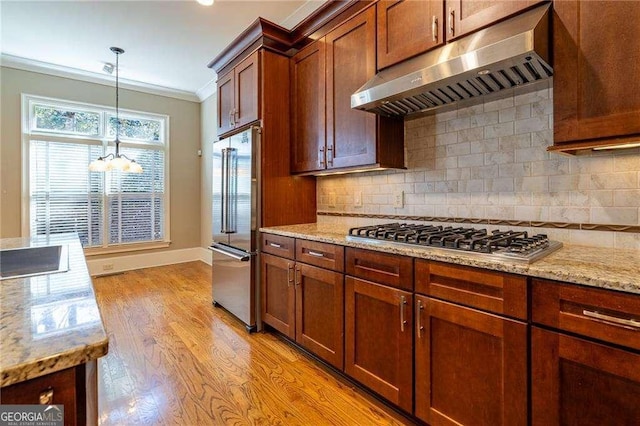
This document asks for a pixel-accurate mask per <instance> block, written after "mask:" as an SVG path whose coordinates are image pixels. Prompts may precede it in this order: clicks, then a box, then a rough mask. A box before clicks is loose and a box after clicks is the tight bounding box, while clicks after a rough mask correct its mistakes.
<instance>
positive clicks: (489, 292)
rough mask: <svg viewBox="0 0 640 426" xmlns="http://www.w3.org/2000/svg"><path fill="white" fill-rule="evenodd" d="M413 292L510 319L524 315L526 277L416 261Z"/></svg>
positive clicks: (525, 306) (525, 315)
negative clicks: (414, 289)
mask: <svg viewBox="0 0 640 426" xmlns="http://www.w3.org/2000/svg"><path fill="white" fill-rule="evenodd" d="M416 292H419V293H423V294H426V295H428V296H433V297H437V298H438V299H443V300H448V301H450V302H455V303H460V304H462V305H466V306H471V307H474V308H478V309H482V310H485V311H489V312H494V313H498V314H503V315H507V316H510V317H514V318H520V319H526V318H527V278H526V277H521V276H518V275H511V274H505V273H502V272H494V271H487V270H484V269H479V268H471V267H468V266H459V265H450V264H447V263H440V262H429V261H426V260H416Z"/></svg>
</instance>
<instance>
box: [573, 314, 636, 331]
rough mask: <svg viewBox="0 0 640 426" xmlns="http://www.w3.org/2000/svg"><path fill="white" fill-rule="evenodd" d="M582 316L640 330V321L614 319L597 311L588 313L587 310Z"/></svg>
mask: <svg viewBox="0 0 640 426" xmlns="http://www.w3.org/2000/svg"><path fill="white" fill-rule="evenodd" d="M582 315H584V316H585V317H589V318H595V319H599V320H602V321H607V322H611V323H614V324H619V325H625V326H627V327H633V328H637V329H640V321H636V320H633V319H623V318H617V317H612V316H611V315H606V314H601V313H600V312H595V311H587V310H586V309H584V310H583V311H582Z"/></svg>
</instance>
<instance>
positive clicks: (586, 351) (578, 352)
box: [531, 327, 640, 426]
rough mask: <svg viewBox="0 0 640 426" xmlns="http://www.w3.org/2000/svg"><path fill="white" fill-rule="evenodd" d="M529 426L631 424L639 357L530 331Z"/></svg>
mask: <svg viewBox="0 0 640 426" xmlns="http://www.w3.org/2000/svg"><path fill="white" fill-rule="evenodd" d="M531 354H532V355H531V358H532V362H531V386H532V389H531V393H532V404H531V406H532V416H531V420H532V422H531V423H532V425H534V426H548V425H560V424H563V425H581V426H602V425H635V424H638V419H640V368H638V366H640V355H639V354H638V353H637V352H632V351H627V350H623V349H620V348H617V347H613V346H608V345H603V344H600V343H595V342H591V341H588V340H586V339H581V338H578V337H573V336H570V335H566V334H563V333H558V332H555V331H549V330H544V329H541V328H539V327H532V332H531Z"/></svg>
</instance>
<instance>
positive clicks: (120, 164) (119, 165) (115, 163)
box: [107, 156, 131, 172]
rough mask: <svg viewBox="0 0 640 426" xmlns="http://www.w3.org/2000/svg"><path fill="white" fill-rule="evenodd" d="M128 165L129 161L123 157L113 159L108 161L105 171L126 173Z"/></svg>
mask: <svg viewBox="0 0 640 426" xmlns="http://www.w3.org/2000/svg"><path fill="white" fill-rule="evenodd" d="M130 164H131V161H129V160H128V159H126V158H124V157H120V156H118V157H114V158H113V160H111V161H109V163H108V165H107V170H120V171H121V172H128V171H129V165H130Z"/></svg>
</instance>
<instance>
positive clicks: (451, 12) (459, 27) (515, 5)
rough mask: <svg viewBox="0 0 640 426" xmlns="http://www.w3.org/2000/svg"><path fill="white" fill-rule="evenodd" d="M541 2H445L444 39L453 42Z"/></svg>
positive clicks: (470, 0) (501, 0) (464, 0)
mask: <svg viewBox="0 0 640 426" xmlns="http://www.w3.org/2000/svg"><path fill="white" fill-rule="evenodd" d="M537 3H542V1H541V0H506V1H505V0H447V1H446V5H445V6H446V10H445V13H446V17H445V25H446V27H445V28H446V30H445V33H446V34H445V37H446V38H447V40H453V39H454V38H458V37H460V36H463V35H466V34H469V33H471V32H473V31H476V30H479V29H480V28H483V27H486V26H489V25H491V24H493V23H494V22H497V21H500V20H502V19H504V18H507V17H509V16H511V15H514V14H516V13H518V12H521V11H523V10H525V9H527V8H529V7H530V6H533V5H535V4H537Z"/></svg>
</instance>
